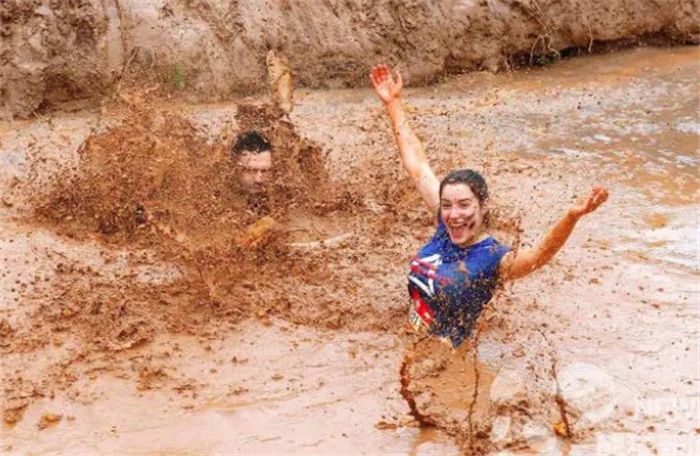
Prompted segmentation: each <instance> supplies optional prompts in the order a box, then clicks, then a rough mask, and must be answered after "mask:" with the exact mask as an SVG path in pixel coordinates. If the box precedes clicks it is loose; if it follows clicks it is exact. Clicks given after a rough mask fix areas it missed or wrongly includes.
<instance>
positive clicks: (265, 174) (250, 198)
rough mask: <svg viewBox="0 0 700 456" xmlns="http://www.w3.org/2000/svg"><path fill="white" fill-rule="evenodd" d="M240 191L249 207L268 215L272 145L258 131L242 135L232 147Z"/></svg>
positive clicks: (258, 213) (258, 212)
mask: <svg viewBox="0 0 700 456" xmlns="http://www.w3.org/2000/svg"><path fill="white" fill-rule="evenodd" d="M231 156H232V158H233V160H234V163H235V166H236V172H237V175H238V184H239V189H240V191H241V192H242V193H243V194H244V195H245V197H246V200H247V202H248V208H249V209H250V210H251V211H252V212H254V213H256V214H257V215H267V214H268V213H269V212H270V208H269V207H268V194H267V186H268V184H269V182H270V177H271V175H272V146H271V145H270V143H269V142H268V141H267V139H265V138H264V137H263V136H262V135H261V134H260V133H258V132H257V131H247V132H245V133H243V134H242V135H240V136H239V137H238V139H237V140H236V143H235V144H234V145H233V147H232V148H231Z"/></svg>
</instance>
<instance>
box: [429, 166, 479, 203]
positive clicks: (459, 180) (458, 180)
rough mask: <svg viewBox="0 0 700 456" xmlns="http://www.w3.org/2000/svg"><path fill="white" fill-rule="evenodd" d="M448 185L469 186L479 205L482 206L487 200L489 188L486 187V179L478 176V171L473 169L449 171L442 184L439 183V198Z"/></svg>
mask: <svg viewBox="0 0 700 456" xmlns="http://www.w3.org/2000/svg"><path fill="white" fill-rule="evenodd" d="M449 184H465V185H467V186H469V188H470V189H471V191H472V193H474V195H476V198H477V199H478V200H479V203H480V204H484V202H485V201H486V200H487V199H489V188H488V186H487V185H486V179H484V176H482V175H481V174H479V172H478V171H474V170H473V169H456V170H454V171H450V172H449V174H447V176H445V178H444V179H442V182H440V198H442V190H443V189H444V188H445V185H449Z"/></svg>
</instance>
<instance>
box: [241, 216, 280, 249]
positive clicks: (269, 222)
mask: <svg viewBox="0 0 700 456" xmlns="http://www.w3.org/2000/svg"><path fill="white" fill-rule="evenodd" d="M276 225H277V222H275V219H273V218H272V217H263V218H261V219H260V220H258V221H257V222H255V223H253V224H252V225H250V226H249V227H248V228H246V230H245V232H244V233H243V236H242V238H241V239H240V240H239V244H240V245H242V246H243V247H246V248H248V249H253V248H255V247H258V246H260V245H262V244H265V243H266V242H267V241H269V240H270V237H271V235H272V233H273V231H274V228H275V226H276Z"/></svg>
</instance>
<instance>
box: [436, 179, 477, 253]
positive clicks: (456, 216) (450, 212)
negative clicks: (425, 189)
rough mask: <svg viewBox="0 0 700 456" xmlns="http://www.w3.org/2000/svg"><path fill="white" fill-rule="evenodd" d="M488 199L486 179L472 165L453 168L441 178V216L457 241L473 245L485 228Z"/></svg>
mask: <svg viewBox="0 0 700 456" xmlns="http://www.w3.org/2000/svg"><path fill="white" fill-rule="evenodd" d="M488 199H489V191H488V187H487V186H486V181H485V180H484V178H483V177H482V176H481V174H479V173H478V172H476V171H473V170H471V169H459V170H455V171H452V172H450V173H449V174H448V175H447V176H445V178H444V179H443V180H442V182H440V217H441V218H442V222H443V223H444V224H445V227H446V228H447V233H448V234H449V236H450V240H451V241H452V242H453V243H454V244H455V245H458V246H460V247H466V246H468V245H470V244H471V243H472V242H473V241H474V239H475V238H476V236H478V234H479V233H481V231H482V230H483V229H484V228H485V226H486V224H487V223H488Z"/></svg>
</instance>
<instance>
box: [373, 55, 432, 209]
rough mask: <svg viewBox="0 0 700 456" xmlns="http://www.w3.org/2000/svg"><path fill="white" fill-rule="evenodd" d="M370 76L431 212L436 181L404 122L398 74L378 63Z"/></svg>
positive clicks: (405, 164)
mask: <svg viewBox="0 0 700 456" xmlns="http://www.w3.org/2000/svg"><path fill="white" fill-rule="evenodd" d="M370 78H371V80H372V85H373V86H374V90H375V92H377V95H378V96H379V98H380V99H381V100H382V103H384V106H385V107H386V109H387V113H388V114H389V118H390V119H391V125H392V129H393V131H394V138H395V139H396V144H397V145H398V146H399V155H400V157H401V163H402V164H403V167H404V169H405V170H406V171H407V172H408V175H409V176H410V177H411V180H412V181H413V184H414V185H415V186H416V189H417V190H418V193H420V195H421V197H422V198H423V201H425V204H426V205H427V206H428V209H429V210H430V213H431V214H435V213H436V212H437V209H438V205H439V203H440V201H439V193H440V182H439V181H438V179H437V177H436V176H435V173H434V172H433V170H432V168H431V167H430V164H429V163H428V159H427V158H426V156H425V152H424V150H423V145H422V144H421V142H420V140H419V139H418V137H417V136H416V134H415V133H414V132H413V130H412V129H411V126H410V125H409V124H408V118H407V117H406V111H405V110H404V108H403V106H402V104H401V89H402V88H403V81H402V79H401V75H400V74H399V73H396V77H395V78H394V76H392V74H391V72H390V70H389V68H388V67H387V66H385V65H378V66H376V67H374V68H373V69H372V73H371V74H370Z"/></svg>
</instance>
